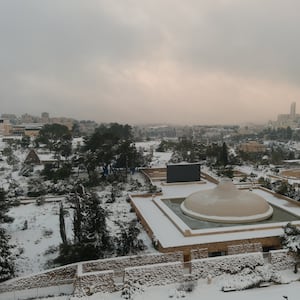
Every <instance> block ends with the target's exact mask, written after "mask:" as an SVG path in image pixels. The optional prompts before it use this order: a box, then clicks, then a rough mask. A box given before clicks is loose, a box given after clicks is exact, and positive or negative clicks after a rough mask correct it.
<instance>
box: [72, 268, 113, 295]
mask: <svg viewBox="0 0 300 300" xmlns="http://www.w3.org/2000/svg"><path fill="white" fill-rule="evenodd" d="M114 291H115V282H114V272H113V271H103V272H93V273H82V269H81V265H79V266H78V276H77V278H76V281H75V283H74V296H77V297H83V296H89V295H92V294H94V293H99V292H104V293H112V292H114Z"/></svg>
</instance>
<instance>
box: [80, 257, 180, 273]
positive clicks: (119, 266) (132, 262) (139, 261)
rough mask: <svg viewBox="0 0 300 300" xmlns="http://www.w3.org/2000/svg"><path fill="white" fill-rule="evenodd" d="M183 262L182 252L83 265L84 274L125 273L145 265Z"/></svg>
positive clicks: (118, 258) (103, 260) (105, 260)
mask: <svg viewBox="0 0 300 300" xmlns="http://www.w3.org/2000/svg"><path fill="white" fill-rule="evenodd" d="M176 261H183V255H182V252H174V253H165V254H161V253H158V254H148V255H141V256H139V255H136V256H124V257H117V258H112V259H102V260H97V261H92V262H86V263H83V264H82V270H83V272H84V273H87V272H97V271H105V270H113V271H115V272H123V271H124V270H125V269H126V268H129V267H137V266H144V265H153V264H160V263H168V262H176Z"/></svg>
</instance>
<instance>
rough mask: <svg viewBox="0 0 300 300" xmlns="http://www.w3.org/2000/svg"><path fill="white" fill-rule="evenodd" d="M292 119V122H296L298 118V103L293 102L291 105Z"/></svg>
mask: <svg viewBox="0 0 300 300" xmlns="http://www.w3.org/2000/svg"><path fill="white" fill-rule="evenodd" d="M290 117H291V119H292V120H295V117H296V102H293V103H292V104H291V113H290Z"/></svg>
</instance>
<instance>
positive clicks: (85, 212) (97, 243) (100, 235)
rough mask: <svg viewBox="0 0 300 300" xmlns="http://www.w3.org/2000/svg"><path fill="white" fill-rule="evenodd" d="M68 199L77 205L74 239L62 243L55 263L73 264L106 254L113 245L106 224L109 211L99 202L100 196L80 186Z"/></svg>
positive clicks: (74, 217) (75, 208)
mask: <svg viewBox="0 0 300 300" xmlns="http://www.w3.org/2000/svg"><path fill="white" fill-rule="evenodd" d="M69 200H70V201H72V202H73V204H74V206H73V208H74V216H73V232H74V240H73V243H69V244H62V245H61V247H60V256H59V257H58V258H57V259H56V262H58V263H72V262H77V261H82V260H91V259H98V258H103V257H105V256H107V254H108V253H110V252H111V251H112V250H113V247H112V243H111V238H110V236H109V233H108V230H107V226H106V212H105V211H104V209H103V208H102V207H101V205H100V199H99V197H98V196H97V195H96V194H94V193H89V192H86V191H85V190H84V188H83V186H80V188H79V190H78V191H76V193H73V194H72V195H71V196H70V199H69Z"/></svg>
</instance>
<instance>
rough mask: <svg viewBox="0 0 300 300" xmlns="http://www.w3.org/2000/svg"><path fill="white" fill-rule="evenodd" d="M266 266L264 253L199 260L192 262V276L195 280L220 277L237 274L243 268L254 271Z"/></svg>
mask: <svg viewBox="0 0 300 300" xmlns="http://www.w3.org/2000/svg"><path fill="white" fill-rule="evenodd" d="M262 265H264V258H263V254H262V253H249V254H239V255H232V256H219V257H214V258H207V259H199V260H194V261H192V262H191V269H192V275H193V276H194V278H195V279H199V278H207V276H208V275H209V276H212V277H215V276H219V275H222V274H224V273H230V274H235V273H238V272H239V271H240V270H242V269H243V268H250V269H253V268H255V267H256V266H262Z"/></svg>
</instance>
